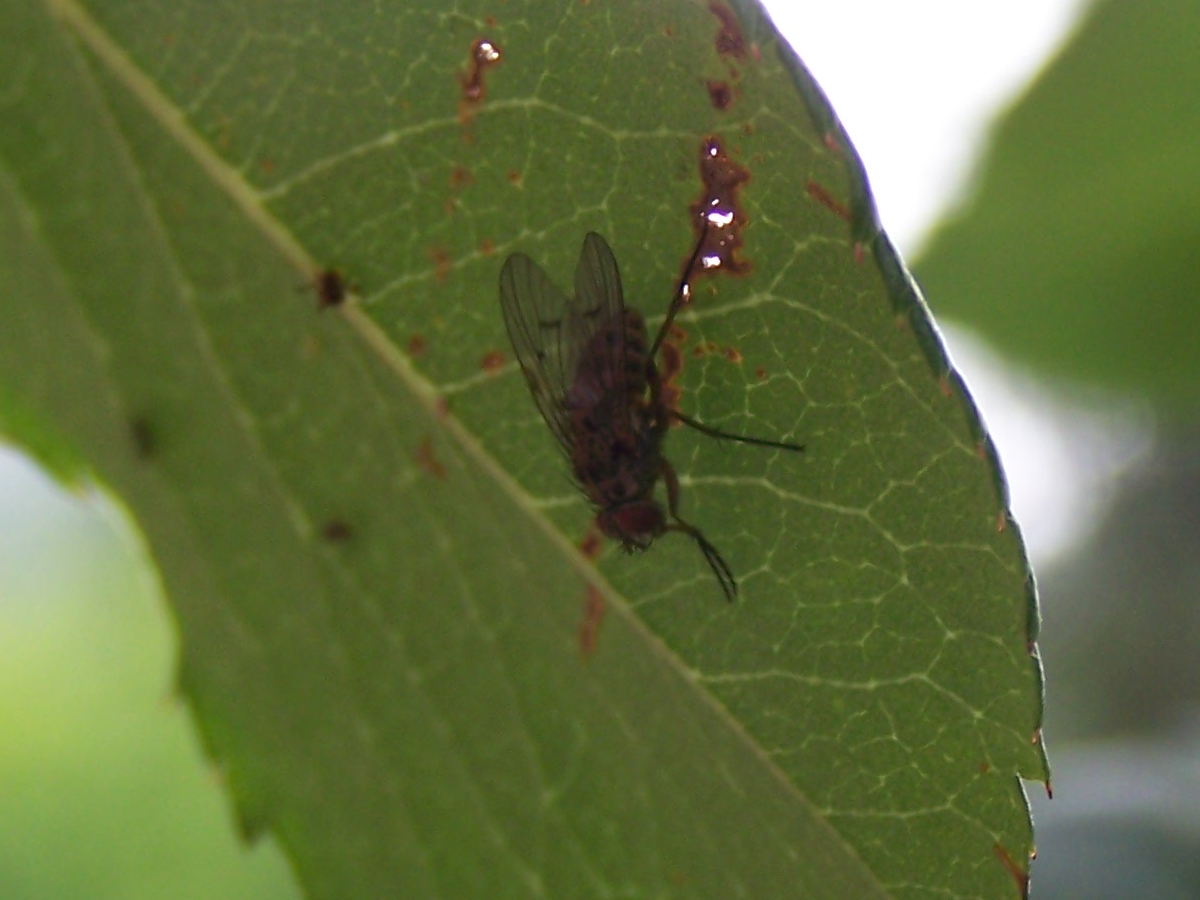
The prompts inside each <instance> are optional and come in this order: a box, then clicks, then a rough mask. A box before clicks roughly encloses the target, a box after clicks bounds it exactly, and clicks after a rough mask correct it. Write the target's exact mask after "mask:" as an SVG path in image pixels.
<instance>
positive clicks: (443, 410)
mask: <svg viewBox="0 0 1200 900" xmlns="http://www.w3.org/2000/svg"><path fill="white" fill-rule="evenodd" d="M433 411H434V412H435V413H437V417H438V418H439V419H444V418H446V416H448V415H450V401H449V400H447V399H446V398H445V397H444V396H439V397H438V398H437V400H436V401H434V404H433Z"/></svg>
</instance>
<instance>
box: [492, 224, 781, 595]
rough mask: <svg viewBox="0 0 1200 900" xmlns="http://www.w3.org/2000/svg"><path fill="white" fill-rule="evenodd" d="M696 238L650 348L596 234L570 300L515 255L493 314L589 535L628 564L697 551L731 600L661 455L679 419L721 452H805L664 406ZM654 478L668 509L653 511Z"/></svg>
mask: <svg viewBox="0 0 1200 900" xmlns="http://www.w3.org/2000/svg"><path fill="white" fill-rule="evenodd" d="M707 230H708V229H707V223H706V227H705V233H704V234H701V236H700V241H699V242H698V243H697V244H696V249H695V250H693V251H692V255H691V258H690V259H689V260H688V263H687V265H686V266H685V267H684V270H683V275H682V277H681V278H680V280H679V286H678V288H677V289H676V291H675V296H674V297H673V298H672V300H671V305H670V307H669V308H668V310H667V316H666V318H665V319H664V320H663V323H662V325H661V326H660V327H659V329H658V334H657V335H656V336H655V338H654V341H653V342H651V343H648V342H647V331H646V323H645V320H644V319H643V318H642V314H641V313H640V312H638V311H637V310H636V309H631V308H629V307H627V306H626V305H625V298H624V293H623V291H622V289H621V276H620V273H619V272H618V270H617V260H616V258H615V257H614V256H613V252H612V250H611V248H609V246H608V243H607V242H606V241H605V240H604V238H602V237H601V236H600V235H598V234H596V233H595V232H589V233H588V234H587V236H586V237H584V239H583V248H582V250H581V251H580V254H579V263H578V265H576V267H575V294H574V296H573V297H568V296H567V295H566V294H564V293H563V292H562V291H561V290H559V289H558V288H557V287H555V285H554V283H553V282H551V280H550V278H549V277H548V276H547V275H546V273H545V272H543V271H542V269H541V267H539V266H538V264H537V263H535V262H534V261H533V260H532V259H530V258H529V257H528V256H526V255H525V254H523V253H514V254H512V255H511V256H510V257H508V259H507V260H505V263H504V268H503V269H502V270H501V272H500V306H501V309H502V310H503V312H504V324H505V326H506V327H507V328H508V336H509V339H510V340H511V341H512V345H513V350H514V351H515V352H516V355H517V360H518V362H520V364H521V370H522V371H523V372H524V373H525V381H526V383H527V384H528V385H529V391H530V393H531V394H532V395H533V401H534V403H535V404H536V405H537V408H538V411H539V412H540V413H541V414H542V418H543V419H545V420H546V424H547V425H548V426H550V430H551V431H552V432H553V433H554V437H555V438H556V439H557V440H558V443H559V446H560V447H562V450H563V453H564V454H565V455H566V457H567V461H568V463H569V464H570V466H571V473H572V475H573V476H574V478H575V483H576V484H577V485H578V487H579V489H580V490H581V491H582V492H583V493H584V495H585V496H586V497H587V498H588V500H589V501H590V502H591V503H592V505H593V506H594V507H595V509H596V526H597V527H598V528H599V529H600V531H601V532H602V533H603V534H604V535H606V536H607V537H609V538H612V539H613V540H616V541H619V542H620V543H621V547H622V548H623V549H624V550H625V551H626V552H627V553H632V552H634V551H637V550H645V549H646V548H647V547H649V546H650V544H651V543H652V542H653V541H654V539H655V538H657V537H659V536H660V535H662V534H665V533H666V532H668V531H678V532H681V533H682V534H686V535H687V536H688V537H690V538H691V539H692V540H694V541H695V542H696V545H697V546H698V547H699V548H700V552H701V553H702V554H703V555H704V559H705V561H706V562H707V563H708V565H709V567H710V568H711V569H712V571H713V574H714V575H715V576H716V578H717V581H718V583H719V584H720V585H721V590H722V591H723V592H724V594H725V597H726V599H727V600H731V601H732V600H733V599H734V597H736V596H737V581H736V580H735V579H734V577H733V572H732V571H730V569H729V566H728V565H727V564H726V562H725V560H724V558H722V556H721V554H720V553H719V552H718V551H717V548H716V547H714V546H713V545H712V543H710V542H709V540H708V539H707V538H706V537H705V536H704V534H703V533H702V532H701V531H700V529H699V528H697V527H696V526H695V525H692V524H690V523H688V522H685V521H684V520H683V519H681V518H680V517H679V479H678V477H677V476H676V474H675V470H674V468H673V467H672V466H671V464H670V463H669V462H668V461H667V460H666V458H665V457H664V456H663V453H662V443H663V438H664V437H666V433H667V428H668V426H669V425H670V424H671V420H672V419H674V420H676V421H678V422H682V423H683V424H684V425H687V426H688V427H690V428H694V429H696V430H697V431H699V432H701V433H703V434H706V435H708V436H709V437H713V438H719V439H721V440H729V441H739V442H741V443H743V444H755V445H757V446H760V447H775V448H778V449H781V450H793V451H801V450H803V449H804V447H803V446H802V445H799V444H788V443H784V442H781V441H771V440H766V439H764V438H755V437H746V436H744V435H739V434H730V433H729V432H726V431H721V430H720V429H718V428H713V427H712V426H710V425H705V424H704V423H702V422H698V421H697V420H695V419H693V418H691V417H690V416H686V415H684V414H683V413H681V412H679V411H678V410H676V409H672V408H671V406H670V405H669V404H668V403H667V402H666V401H665V400H664V399H663V379H662V376H661V375H660V374H659V370H658V366H657V365H656V363H655V357H656V355H657V353H658V349H659V347H660V346H661V345H662V342H663V339H664V338H665V337H666V335H667V332H668V331H669V330H670V328H671V324H672V322H674V320H675V316H676V315H677V314H678V312H679V310H680V309H681V308H682V307H683V305H684V304H685V303H686V302H687V299H688V297H689V295H690V292H691V291H690V287H689V285H688V276H689V275H690V273H691V272H692V269H693V267H694V266H695V265H696V262H697V260H698V259H699V257H700V252H701V249H702V247H703V246H704V238H705V237H706V235H707ZM659 478H662V480H663V482H664V483H665V484H666V489H667V508H666V511H665V512H664V510H663V508H662V505H661V504H660V503H659V502H658V501H657V500H656V499H655V497H654V491H655V487H656V486H657V484H658V480H659Z"/></svg>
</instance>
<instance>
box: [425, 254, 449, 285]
mask: <svg viewBox="0 0 1200 900" xmlns="http://www.w3.org/2000/svg"><path fill="white" fill-rule="evenodd" d="M429 259H430V260H431V261H432V262H433V277H434V278H435V279H436V280H437V282H438V284H444V283H445V281H446V278H447V277H448V276H449V275H450V254H449V253H447V252H446V248H445V247H442V246H441V245H434V246H432V247H430V248H429Z"/></svg>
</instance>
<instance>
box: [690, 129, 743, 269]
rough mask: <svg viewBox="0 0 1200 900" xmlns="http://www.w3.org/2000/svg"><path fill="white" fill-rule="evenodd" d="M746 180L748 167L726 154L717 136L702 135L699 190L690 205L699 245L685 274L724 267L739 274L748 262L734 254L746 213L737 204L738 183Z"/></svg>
mask: <svg viewBox="0 0 1200 900" xmlns="http://www.w3.org/2000/svg"><path fill="white" fill-rule="evenodd" d="M749 180H750V171H749V170H748V169H747V168H745V167H744V166H742V165H740V164H738V163H736V162H734V161H733V160H732V159H730V158H729V156H728V155H726V153H725V150H724V148H723V147H722V145H721V141H720V139H719V138H717V137H708V138H705V139H704V141H703V143H702V144H701V146H700V182H701V184H702V185H703V193H702V194H701V196H700V200H699V202H698V203H695V204H694V205H693V206H692V208H691V209H692V222H693V224H694V226H695V228H696V232H697V233H696V237H697V238H700V237H701V236H703V239H704V242H703V246H701V248H700V253H699V255H698V256H697V258H696V267H695V270H694V271H693V272H691V273H689V275H705V274H708V275H714V274H716V273H717V272H719V271H726V272H729V273H731V274H734V275H741V274H744V273H746V272H748V271H749V270H750V264H749V263H748V262H745V261H744V260H741V259H739V258H738V251H739V250H740V249H741V246H742V229H743V228H745V227H746V214H745V213H744V212H743V211H742V209H741V208H740V206H739V204H738V192H739V190H740V189H741V186H742V185H743V184H745V183H746V182H747V181H749Z"/></svg>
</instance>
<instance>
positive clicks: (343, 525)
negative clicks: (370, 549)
mask: <svg viewBox="0 0 1200 900" xmlns="http://www.w3.org/2000/svg"><path fill="white" fill-rule="evenodd" d="M353 536H354V528H353V527H352V526H351V525H350V523H349V522H347V521H346V520H345V519H327V520H326V521H325V522H324V524H322V525H321V537H322V538H324V539H325V540H327V541H329V543H331V544H341V543H344V542H345V541H348V540H350V538H352V537H353Z"/></svg>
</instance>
